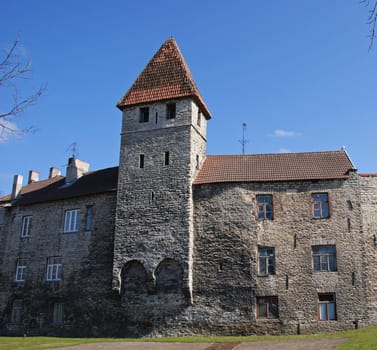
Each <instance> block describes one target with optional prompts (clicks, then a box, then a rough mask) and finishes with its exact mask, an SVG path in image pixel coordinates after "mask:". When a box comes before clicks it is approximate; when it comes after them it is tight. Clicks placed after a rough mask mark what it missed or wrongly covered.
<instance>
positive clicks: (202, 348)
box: [55, 339, 346, 350]
mask: <svg viewBox="0 0 377 350" xmlns="http://www.w3.org/2000/svg"><path fill="white" fill-rule="evenodd" d="M345 341H346V339H306V340H292V341H283V342H278V341H273V342H255V343H213V344H209V343H149V342H148V343H146V342H145V343H143V342H140V343H139V342H130V343H97V344H85V345H76V346H71V347H65V348H59V349H58V350H63V349H64V350H332V349H335V347H337V346H338V345H340V344H341V343H343V342H345ZM55 350H57V349H55Z"/></svg>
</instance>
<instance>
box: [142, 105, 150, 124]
mask: <svg viewBox="0 0 377 350" xmlns="http://www.w3.org/2000/svg"><path fill="white" fill-rule="evenodd" d="M148 122H149V107H143V108H140V123H148Z"/></svg>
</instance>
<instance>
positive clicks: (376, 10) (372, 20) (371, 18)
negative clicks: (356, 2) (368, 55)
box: [360, 0, 377, 50]
mask: <svg viewBox="0 0 377 350" xmlns="http://www.w3.org/2000/svg"><path fill="white" fill-rule="evenodd" d="M360 2H361V3H362V4H363V5H364V6H365V7H366V8H367V9H368V18H367V24H368V25H369V26H370V30H369V38H370V42H369V50H370V49H371V48H372V46H373V43H374V39H377V33H376V24H377V0H373V1H370V0H360Z"/></svg>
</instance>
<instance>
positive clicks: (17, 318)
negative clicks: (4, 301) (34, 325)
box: [10, 299, 22, 324]
mask: <svg viewBox="0 0 377 350" xmlns="http://www.w3.org/2000/svg"><path fill="white" fill-rule="evenodd" d="M10 321H11V322H12V323H14V324H20V323H21V321H22V300H21V299H15V300H14V301H13V305H12V314H11V319H10Z"/></svg>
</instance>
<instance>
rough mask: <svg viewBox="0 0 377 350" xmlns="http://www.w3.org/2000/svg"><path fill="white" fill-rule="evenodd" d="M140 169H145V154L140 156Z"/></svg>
mask: <svg viewBox="0 0 377 350" xmlns="http://www.w3.org/2000/svg"><path fill="white" fill-rule="evenodd" d="M139 168H140V169H142V168H144V154H140V156H139Z"/></svg>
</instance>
